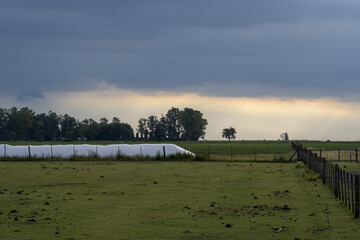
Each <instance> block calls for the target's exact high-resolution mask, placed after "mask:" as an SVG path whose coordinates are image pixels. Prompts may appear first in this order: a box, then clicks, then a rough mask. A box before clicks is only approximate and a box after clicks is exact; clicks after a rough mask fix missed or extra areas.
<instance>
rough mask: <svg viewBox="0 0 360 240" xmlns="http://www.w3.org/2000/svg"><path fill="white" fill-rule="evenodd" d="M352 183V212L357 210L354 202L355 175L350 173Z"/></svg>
mask: <svg viewBox="0 0 360 240" xmlns="http://www.w3.org/2000/svg"><path fill="white" fill-rule="evenodd" d="M350 184H351V209H352V212H355V204H354V175H353V174H350Z"/></svg>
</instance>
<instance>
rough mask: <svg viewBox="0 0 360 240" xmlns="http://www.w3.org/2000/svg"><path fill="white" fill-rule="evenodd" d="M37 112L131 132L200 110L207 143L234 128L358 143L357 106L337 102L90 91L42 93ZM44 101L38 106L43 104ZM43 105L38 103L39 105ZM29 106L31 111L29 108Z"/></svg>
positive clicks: (262, 135)
mask: <svg viewBox="0 0 360 240" xmlns="http://www.w3.org/2000/svg"><path fill="white" fill-rule="evenodd" d="M36 101H39V102H37V103H34V104H36V106H41V107H40V108H41V109H39V108H34V109H35V110H36V111H37V112H47V111H48V110H53V111H55V112H57V113H58V114H65V113H68V114H69V115H71V116H74V117H75V118H77V119H79V120H83V119H85V118H93V119H95V120H96V121H99V119H100V118H102V117H106V118H108V119H109V120H111V119H112V117H114V116H116V117H118V118H120V120H121V121H123V122H127V123H129V124H130V125H131V126H132V127H133V128H134V130H135V129H136V127H137V121H138V120H139V119H140V118H142V117H145V118H147V117H148V116H150V115H157V116H160V115H161V114H166V112H167V110H168V109H170V108H171V107H177V108H180V109H182V108H185V107H190V108H194V109H197V110H200V111H201V112H202V113H203V114H204V118H206V119H207V120H208V123H209V124H208V126H207V129H206V136H205V138H206V139H209V140H214V139H221V132H222V129H223V128H225V127H230V126H232V127H234V128H235V129H236V130H237V135H236V139H278V138H279V136H280V134H281V133H282V132H288V134H289V137H290V139H319V140H327V139H330V140H335V139H336V140H359V139H360V124H359V119H360V104H359V103H358V102H342V101H339V100H336V99H330V98H322V99H299V98H290V99H288V98H287V99H280V98H270V97H268V98H249V97H238V98H233V97H209V96H200V95H198V94H192V93H181V94H175V93H165V92H150V93H149V92H146V93H144V92H135V91H127V90H120V89H117V88H114V87H110V88H107V89H102V90H97V91H89V92H70V93H69V92H67V93H59V92H57V93H46V94H45V100H36ZM41 101H42V102H41ZM40 102H41V103H40ZM29 107H31V106H29Z"/></svg>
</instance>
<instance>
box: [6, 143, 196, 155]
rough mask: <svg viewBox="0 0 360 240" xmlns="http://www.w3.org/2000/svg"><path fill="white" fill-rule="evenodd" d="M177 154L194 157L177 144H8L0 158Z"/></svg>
mask: <svg viewBox="0 0 360 240" xmlns="http://www.w3.org/2000/svg"><path fill="white" fill-rule="evenodd" d="M164 147H165V154H166V155H171V154H176V153H184V154H185V153H186V154H191V155H194V154H193V153H192V152H189V151H187V150H185V149H183V148H181V147H179V146H177V145H175V144H134V145H129V144H112V145H106V146H103V145H88V144H82V145H71V144H69V145H29V146H12V145H8V144H1V145H0V157H2V158H4V157H5V158H6V157H29V155H30V156H31V157H58V158H69V157H71V156H74V155H75V156H85V157H87V156H94V155H98V156H99V157H114V156H116V155H118V154H122V155H125V156H150V157H155V156H156V155H157V154H160V155H161V156H163V154H164V152H163V151H164Z"/></svg>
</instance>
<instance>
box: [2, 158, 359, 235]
mask: <svg viewBox="0 0 360 240" xmlns="http://www.w3.org/2000/svg"><path fill="white" fill-rule="evenodd" d="M304 173H305V169H304V168H296V164H292V163H284V164H281V163H225V162H223V163H222V162H162V161H161V162H156V161H147V162H125V161H106V162H102V161H81V162H76V161H53V162H51V161H37V162H29V161H16V162H11V161H1V162H0V176H1V179H0V212H1V214H0V236H1V239H296V238H297V239H356V238H357V236H359V234H360V221H359V220H357V219H354V218H353V216H352V213H351V212H349V211H348V210H347V209H346V207H345V206H343V204H341V202H339V201H338V200H336V199H334V197H333V195H332V193H331V192H330V191H329V190H328V189H327V188H326V187H324V186H322V184H321V183H320V181H317V182H308V181H307V180H306V177H303V175H304Z"/></svg>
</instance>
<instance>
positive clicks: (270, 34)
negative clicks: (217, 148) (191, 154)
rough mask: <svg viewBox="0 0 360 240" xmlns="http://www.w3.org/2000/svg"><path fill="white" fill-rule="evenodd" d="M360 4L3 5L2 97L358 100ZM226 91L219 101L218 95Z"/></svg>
mask: <svg viewBox="0 0 360 240" xmlns="http://www.w3.org/2000/svg"><path fill="white" fill-rule="evenodd" d="M359 5H360V4H359V2H358V1H351V0H345V1H344V0H342V1H340V0H338V1H324V0H311V1H310V0H304V1H280V0H275V1H268V0H260V1H253V0H245V1H236V0H227V1H219V0H206V1H205V0H195V1H175V0H166V1H164V0H155V1H145V0H144V1H126V0H125V1H106V2H103V1H95V0H87V1H84V0H78V1H76V2H74V1H67V0H65V1H45V0H35V1H31V3H30V2H28V1H25V0H24V1H11V0H4V1H1V3H0V6H1V7H0V51H1V53H2V54H1V55H0V66H1V71H0V79H1V83H2V86H1V90H0V92H1V94H2V95H12V96H13V95H17V96H18V97H17V98H18V99H19V100H23V99H25V98H26V94H24V93H26V92H38V93H40V94H41V92H49V91H52V92H57V91H62V92H66V91H74V90H76V91H89V90H93V89H95V88H96V87H97V86H98V84H99V83H101V82H106V83H108V84H111V85H115V86H117V87H119V88H125V89H135V90H136V89H137V90H139V89H141V90H148V91H153V90H163V91H172V92H177V91H189V90H194V89H195V90H196V92H197V93H199V94H202V95H208V96H234V97H240V96H248V97H254V96H275V97H289V96H296V97H313V98H315V97H333V96H336V97H340V98H352V99H358V100H359V99H360V98H359V97H358V94H357V90H356V89H359V87H360V81H358V80H359V79H358V77H359V73H360V72H359V71H360V70H359V68H358V64H357V63H358V61H359V58H360V52H359V51H360V48H359V47H358V43H359V42H360V33H359V31H356V30H357V28H358V26H359V24H360V12H359V11H357V9H358V7H359ZM214 86H220V90H219V91H218V89H219V88H218V87H215V88H214Z"/></svg>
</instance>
